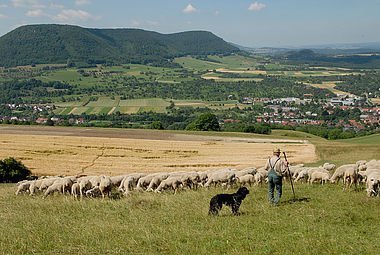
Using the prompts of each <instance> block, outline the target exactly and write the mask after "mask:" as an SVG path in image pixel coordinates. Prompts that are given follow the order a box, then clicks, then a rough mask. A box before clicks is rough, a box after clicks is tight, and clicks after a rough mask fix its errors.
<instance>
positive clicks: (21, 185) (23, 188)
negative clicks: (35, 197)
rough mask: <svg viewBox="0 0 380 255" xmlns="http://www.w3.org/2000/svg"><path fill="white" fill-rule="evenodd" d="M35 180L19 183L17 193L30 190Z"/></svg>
mask: <svg viewBox="0 0 380 255" xmlns="http://www.w3.org/2000/svg"><path fill="white" fill-rule="evenodd" d="M33 182H34V181H26V180H25V181H21V182H19V183H18V186H17V190H16V193H15V194H16V195H18V194H20V193H22V192H29V188H30V186H31V185H32V183H33Z"/></svg>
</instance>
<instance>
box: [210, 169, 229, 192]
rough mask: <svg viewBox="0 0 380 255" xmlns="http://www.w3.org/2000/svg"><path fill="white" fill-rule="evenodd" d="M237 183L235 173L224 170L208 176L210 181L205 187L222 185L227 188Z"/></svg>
mask: <svg viewBox="0 0 380 255" xmlns="http://www.w3.org/2000/svg"><path fill="white" fill-rule="evenodd" d="M234 181H235V173H234V171H232V170H231V169H223V170H219V171H216V172H213V173H211V174H209V175H208V179H207V182H206V184H205V185H204V187H206V188H207V187H210V185H211V184H215V185H216V184H218V183H221V184H222V185H223V184H225V185H227V186H229V185H231V184H232V183H233V182H234Z"/></svg>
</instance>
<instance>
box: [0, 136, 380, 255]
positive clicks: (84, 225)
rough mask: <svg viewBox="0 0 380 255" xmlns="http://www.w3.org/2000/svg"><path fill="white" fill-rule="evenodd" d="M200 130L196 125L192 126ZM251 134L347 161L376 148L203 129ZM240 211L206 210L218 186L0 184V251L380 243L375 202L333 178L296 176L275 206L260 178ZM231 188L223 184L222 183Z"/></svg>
mask: <svg viewBox="0 0 380 255" xmlns="http://www.w3.org/2000/svg"><path fill="white" fill-rule="evenodd" d="M197 134H199V133H197ZM207 135H219V136H220V135H225V136H240V137H255V138H287V139H309V140H310V141H312V142H313V143H314V144H315V145H316V146H317V150H318V154H319V155H320V157H321V161H320V162H322V161H330V162H335V163H339V162H343V161H346V162H345V163H348V162H354V161H355V160H357V159H365V158H368V159H370V158H372V157H366V155H367V154H368V153H369V152H371V153H373V154H372V155H373V156H374V155H375V153H377V156H378V155H380V154H379V149H380V146H379V144H380V141H379V140H380V135H372V136H368V137H362V138H355V139H350V140H344V141H327V140H324V139H321V138H318V137H314V136H312V135H310V134H305V133H301V132H291V131H274V132H273V135H271V136H269V137H268V136H265V135H255V134H235V133H218V132H215V133H209V132H208V133H207ZM250 190H251V194H250V195H249V196H248V197H247V199H246V200H245V201H244V203H243V205H242V208H241V210H242V213H243V214H242V215H241V216H240V217H230V212H229V211H228V210H227V209H223V210H222V213H221V217H208V216H207V210H208V202H209V199H210V198H211V197H212V196H213V195H215V194H217V193H221V192H226V191H225V190H223V189H221V188H216V189H215V188H212V189H210V190H204V189H201V190H198V191H185V192H180V193H179V194H177V195H175V196H173V195H172V194H171V193H163V194H154V193H133V194H132V196H130V197H128V198H122V199H120V200H110V199H105V200H91V199H85V200H83V201H74V200H73V199H72V198H70V197H63V196H59V195H57V196H54V197H49V198H47V199H45V200H43V199H41V197H40V196H36V197H32V198H31V197H28V196H17V197H16V196H14V194H13V192H14V191H15V186H14V185H12V184H2V185H0V205H1V206H0V219H1V221H2V224H0V232H1V233H6V234H2V235H0V250H1V251H2V252H3V253H4V254H30V253H36V254H52V253H54V254H60V253H66V254H128V253H129V254H180V253H185V254H310V252H311V250H310V249H311V248H312V253H313V254H318V253H321V254H374V251H376V250H379V249H380V243H379V242H378V240H379V238H380V232H379V231H378V229H379V228H380V222H379V221H378V212H379V209H380V200H379V199H376V198H367V197H366V194H365V192H364V190H363V188H361V190H360V191H358V192H354V191H353V192H342V190H341V186H340V185H331V184H330V185H324V186H320V185H313V186H310V185H306V184H296V186H295V190H296V196H297V198H305V197H307V198H309V199H310V200H309V201H308V202H296V203H287V201H289V200H290V199H291V198H292V193H291V189H290V186H289V184H285V186H284V196H283V198H282V204H281V205H280V206H279V207H270V206H269V205H268V204H267V202H266V186H265V185H264V186H262V187H260V186H259V187H251V188H250ZM227 192H231V191H227Z"/></svg>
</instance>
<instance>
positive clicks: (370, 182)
mask: <svg viewBox="0 0 380 255" xmlns="http://www.w3.org/2000/svg"><path fill="white" fill-rule="evenodd" d="M367 177H368V178H367V183H366V191H367V195H368V196H369V197H371V196H379V195H380V171H379V172H372V173H370V174H369V175H368V176H367Z"/></svg>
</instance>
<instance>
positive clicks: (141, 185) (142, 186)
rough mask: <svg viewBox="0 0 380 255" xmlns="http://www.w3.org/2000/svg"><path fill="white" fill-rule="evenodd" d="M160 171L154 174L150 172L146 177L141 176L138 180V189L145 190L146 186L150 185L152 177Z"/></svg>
mask: <svg viewBox="0 0 380 255" xmlns="http://www.w3.org/2000/svg"><path fill="white" fill-rule="evenodd" d="M158 174H160V173H153V174H148V175H146V176H144V177H141V178H140V179H139V180H138V182H137V186H136V190H138V191H142V190H144V189H145V188H147V187H148V185H149V184H150V182H151V181H152V179H153V178H154V177H155V176H156V175H158Z"/></svg>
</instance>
